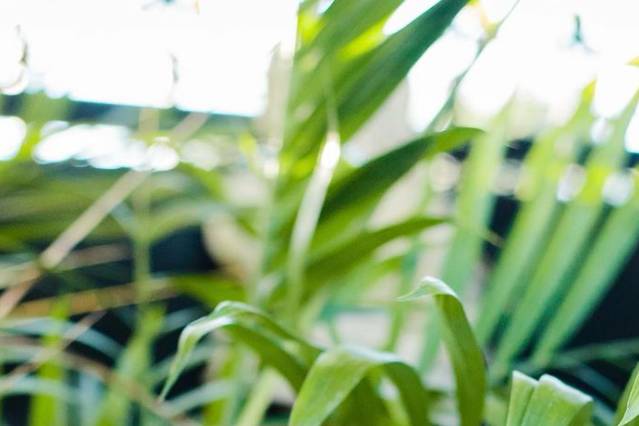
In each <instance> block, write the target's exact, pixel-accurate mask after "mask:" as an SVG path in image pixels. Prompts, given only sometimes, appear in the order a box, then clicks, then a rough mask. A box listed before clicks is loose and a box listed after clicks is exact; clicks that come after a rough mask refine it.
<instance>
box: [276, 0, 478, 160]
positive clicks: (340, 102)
mask: <svg viewBox="0 0 639 426" xmlns="http://www.w3.org/2000/svg"><path fill="white" fill-rule="evenodd" d="M465 4H466V0H441V1H439V2H438V3H437V4H435V5H434V6H433V7H431V8H430V9H428V10H427V11H426V12H424V13H423V14H421V15H420V16H419V17H417V18H416V19H415V20H414V21H413V22H411V23H410V24H408V25H407V26H406V27H404V28H403V29H402V30H400V31H398V32H397V33H395V34H393V35H391V36H389V37H388V38H387V39H386V40H384V42H383V43H381V44H380V45H379V46H378V47H376V48H375V49H373V50H372V51H370V52H368V53H366V54H365V55H362V56H360V57H357V58H356V59H355V60H354V61H352V62H351V63H350V65H349V66H347V67H340V73H339V75H333V76H332V78H331V81H332V82H333V83H334V86H335V87H334V92H335V105H336V108H337V111H338V117H339V122H340V133H341V136H342V140H344V141H346V140H347V139H348V138H350V137H351V136H352V135H353V134H354V133H355V132H356V131H357V130H358V129H359V128H360V127H361V125H362V124H363V123H364V122H366V120H368V119H369V118H370V117H371V115H372V114H373V113H374V112H375V111H376V110H377V109H378V108H379V106H380V105H381V104H382V103H383V102H384V101H385V100H386V99H387V98H388V96H389V95H390V94H391V93H392V91H393V90H394V89H395V88H396V87H397V85H398V84H399V83H400V82H401V81H402V80H403V79H404V77H405V76H406V74H407V73H408V71H409V70H410V69H411V68H412V66H413V65H414V64H415V63H416V62H417V60H418V59H419V58H420V57H421V56H422V55H423V54H424V52H425V51H426V50H427V49H428V47H430V46H431V45H432V44H433V43H434V42H435V41H436V40H437V39H438V38H439V36H440V35H441V34H442V33H443V32H444V30H445V29H446V28H447V27H448V25H449V24H450V23H451V21H452V20H453V18H454V17H455V15H457V13H458V12H459V11H460V10H461V9H462V8H463V7H464V5H465ZM314 107H315V108H314V110H313V111H312V112H311V114H310V116H309V117H308V118H307V119H305V120H303V121H302V122H301V124H300V125H298V126H296V127H295V128H294V129H293V130H292V131H290V132H289V133H288V134H289V136H288V137H287V138H286V142H285V151H286V152H287V154H288V155H285V156H284V158H283V160H284V162H283V166H284V169H285V170H288V169H289V168H290V167H291V166H297V165H298V164H301V163H299V162H298V160H299V159H301V158H303V157H306V156H308V155H309V154H313V153H316V152H317V149H318V144H319V142H320V141H321V140H322V138H323V135H324V134H325V133H326V130H327V126H326V112H325V110H326V101H325V100H324V99H322V100H321V101H320V103H319V104H318V105H316V106H314ZM296 115H297V114H293V116H296ZM291 154H292V155H291ZM296 163H297V164H296Z"/></svg>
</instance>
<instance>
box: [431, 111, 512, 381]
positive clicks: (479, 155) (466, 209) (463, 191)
mask: <svg viewBox="0 0 639 426" xmlns="http://www.w3.org/2000/svg"><path fill="white" fill-rule="evenodd" d="M509 112H510V102H508V104H506V106H505V107H503V109H502V111H501V112H500V113H499V114H498V115H497V117H495V118H494V119H493V123H492V124H491V126H490V127H491V129H490V132H488V133H484V134H482V135H481V136H479V137H478V138H477V139H476V140H475V141H474V142H473V143H472V145H471V146H470V153H469V154H468V158H467V159H466V160H465V161H464V165H463V170H462V177H461V181H460V183H459V188H458V194H457V201H456V206H455V223H456V225H457V227H456V229H455V233H454V235H453V237H452V242H451V243H450V246H449V248H448V252H447V253H446V257H445V259H444V263H443V266H442V271H441V276H442V279H443V280H444V281H445V282H446V283H448V284H449V285H450V286H451V288H453V289H454V290H455V291H457V292H460V293H461V292H463V291H464V288H465V286H466V284H467V283H468V281H469V279H470V277H471V276H472V273H473V271H474V269H475V268H476V267H477V264H478V262H479V260H480V258H481V248H482V244H483V241H484V235H483V234H486V232H485V229H486V226H487V224H488V221H489V219H490V216H491V213H492V210H493V205H494V195H493V193H492V188H493V186H494V182H495V178H496V176H497V172H498V170H499V167H500V164H501V158H502V156H503V152H504V149H505V147H506V138H507V129H508V124H509V121H508V120H509ZM425 327H426V328H428V329H429V330H428V331H427V330H424V332H423V338H424V342H423V345H422V351H421V353H420V357H419V368H420V371H426V370H427V369H428V367H429V366H430V365H431V363H432V361H433V360H434V358H435V355H436V354H437V347H438V345H439V335H438V330H437V326H436V323H434V325H433V323H430V322H426V325H425Z"/></svg>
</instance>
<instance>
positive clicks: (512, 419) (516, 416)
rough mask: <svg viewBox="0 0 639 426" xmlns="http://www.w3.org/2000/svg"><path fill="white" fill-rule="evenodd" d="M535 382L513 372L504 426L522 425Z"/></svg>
mask: <svg viewBox="0 0 639 426" xmlns="http://www.w3.org/2000/svg"><path fill="white" fill-rule="evenodd" d="M536 387H537V381H536V380H533V379H531V378H530V377H528V376H526V375H524V374H521V373H520V372H518V371H514V372H513V378H512V383H511V385H510V400H509V402H508V415H507V417H506V426H518V425H520V424H521V423H522V420H523V419H524V416H525V415H526V409H527V408H528V403H529V402H530V397H531V396H532V394H533V392H534V390H535V388H536Z"/></svg>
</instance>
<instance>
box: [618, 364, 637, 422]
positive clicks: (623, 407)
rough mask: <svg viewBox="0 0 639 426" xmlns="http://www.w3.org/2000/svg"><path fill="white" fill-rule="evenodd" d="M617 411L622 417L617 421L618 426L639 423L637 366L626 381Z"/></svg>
mask: <svg viewBox="0 0 639 426" xmlns="http://www.w3.org/2000/svg"><path fill="white" fill-rule="evenodd" d="M617 413H618V414H620V413H623V417H622V418H621V420H620V421H619V423H618V424H619V426H624V425H632V426H636V425H639V368H637V367H636V368H635V371H633V374H632V376H631V377H630V380H629V381H628V385H627V387H626V390H625V391H624V396H623V398H622V399H621V401H620V402H619V408H617Z"/></svg>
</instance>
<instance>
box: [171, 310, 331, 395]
mask: <svg viewBox="0 0 639 426" xmlns="http://www.w3.org/2000/svg"><path fill="white" fill-rule="evenodd" d="M217 329H225V330H226V331H227V332H228V333H229V334H230V335H231V336H232V337H233V338H234V339H236V340H238V341H241V342H242V343H245V344H247V345H248V346H250V347H251V348H252V349H253V350H254V351H255V352H256V353H257V355H259V356H260V357H261V358H262V360H263V361H264V362H265V363H266V364H269V365H271V366H272V367H273V368H275V369H276V370H277V371H279V373H280V374H281V375H282V376H283V377H284V378H286V379H287V380H288V382H289V383H290V384H291V386H292V387H293V388H294V389H296V390H297V389H299V388H300V387H301V385H302V382H303V381H304V377H305V376H306V370H307V368H308V367H309V366H310V364H311V363H312V362H313V360H314V359H315V357H316V356H317V355H318V354H319V349H318V348H316V347H314V346H312V345H310V344H309V343H306V342H305V341H303V340H302V339H300V338H298V337H296V336H294V335H293V334H291V333H289V332H288V331H286V330H285V329H284V328H282V327H281V326H279V325H278V324H276V323H275V322H274V321H273V320H272V319H271V318H270V317H269V316H267V315H266V314H264V313H262V312H261V311H259V310H257V309H255V308H253V307H251V306H249V305H246V304H244V303H240V302H222V303H220V304H219V305H218V306H217V308H215V310H214V311H213V312H212V313H211V314H210V315H209V316H207V317H204V318H201V319H199V320H196V321H194V322H192V323H191V324H189V325H188V326H187V327H186V328H185V329H184V330H183V331H182V334H181V335H180V341H179V344H178V351H177V355H176V357H175V360H174V361H173V364H172V365H171V371H170V373H169V377H168V379H167V381H166V383H165V385H164V389H163V390H162V398H164V397H165V396H166V394H167V393H168V391H169V390H170V388H171V386H173V384H174V383H175V381H176V380H177V378H178V376H179V375H180V373H181V372H182V370H183V369H184V367H185V365H186V364H187V361H188V358H189V355H190V354H191V352H192V351H193V349H194V348H195V345H196V344H197V343H198V341H199V340H200V339H201V338H202V337H204V336H205V335H206V334H208V333H210V332H212V331H214V330H217Z"/></svg>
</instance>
